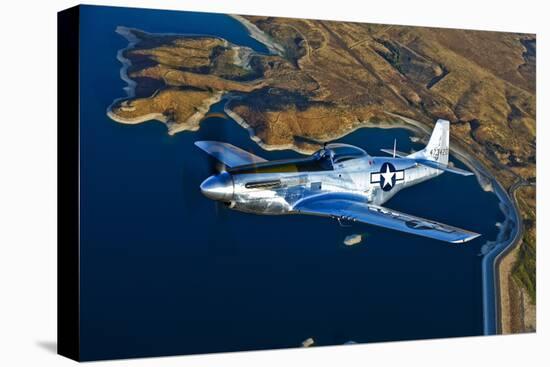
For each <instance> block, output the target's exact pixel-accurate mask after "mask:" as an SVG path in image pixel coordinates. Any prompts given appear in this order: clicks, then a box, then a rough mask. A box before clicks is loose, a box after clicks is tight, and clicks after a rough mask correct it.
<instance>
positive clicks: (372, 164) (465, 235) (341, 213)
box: [195, 119, 479, 243]
mask: <svg viewBox="0 0 550 367" xmlns="http://www.w3.org/2000/svg"><path fill="white" fill-rule="evenodd" d="M195 145H196V146H198V147H199V148H200V149H202V150H204V151H205V152H206V153H208V154H210V155H211V156H213V157H214V158H216V159H217V160H219V161H220V162H221V163H223V164H224V165H225V167H226V168H225V170H224V171H223V172H221V173H219V174H215V175H213V176H210V177H208V178H207V179H206V180H205V181H204V182H203V183H202V184H201V187H200V188H201V191H202V193H203V194H204V195H205V196H206V197H208V198H210V199H212V200H217V201H221V202H224V203H226V204H227V205H228V206H229V208H232V209H235V210H240V211H243V212H249V213H255V214H275V215H276V214H310V215H318V216H324V217H331V218H335V219H337V220H338V221H342V220H343V221H352V222H354V221H358V222H363V223H367V224H372V225H375V226H380V227H384V228H389V229H393V230H397V231H402V232H407V233H412V234H416V235H420V236H425V237H429V238H434V239H437V240H442V241H447V242H453V243H462V242H467V241H470V240H472V239H474V238H476V237H478V236H479V234H477V233H474V232H470V231H466V230H464V229H460V228H456V227H452V226H449V225H446V224H442V223H438V222H435V221H431V220H428V219H423V218H419V217H415V216H413V215H409V214H404V213H400V212H398V211H395V210H392V209H388V208H384V207H382V206H381V205H382V204H384V203H385V202H386V201H388V200H389V199H390V198H391V197H392V196H393V195H395V194H396V193H397V192H398V191H400V190H402V189H404V188H406V187H410V186H412V185H416V184H418V183H420V182H423V181H426V180H428V179H431V178H434V177H436V176H439V175H440V174H442V173H443V172H451V173H455V174H459V175H463V176H469V175H472V173H471V172H468V171H464V170H462V169H459V168H456V167H451V166H448V161H449V121H446V120H441V119H440V120H438V121H437V123H436V125H435V128H434V130H433V132H432V135H431V137H430V140H429V142H428V145H426V147H425V148H424V149H422V150H420V151H418V152H415V153H412V154H405V153H401V152H397V151H396V150H395V145H394V148H393V150H390V149H382V151H383V152H385V153H388V154H390V155H392V157H371V156H369V155H368V154H367V153H366V152H365V151H364V150H363V149H361V148H358V147H355V146H352V145H347V144H327V145H325V146H324V148H323V149H321V150H319V151H317V152H316V153H314V154H313V155H311V156H309V157H307V158H299V159H289V160H279V161H266V160H265V159H263V158H260V157H258V156H256V155H254V154H251V153H249V152H246V151H244V150H242V149H240V148H237V147H235V146H233V145H231V144H228V143H222V142H216V141H197V142H195Z"/></svg>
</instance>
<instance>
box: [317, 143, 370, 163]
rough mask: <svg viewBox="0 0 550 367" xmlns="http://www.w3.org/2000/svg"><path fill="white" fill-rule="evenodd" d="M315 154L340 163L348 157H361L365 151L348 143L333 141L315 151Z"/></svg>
mask: <svg viewBox="0 0 550 367" xmlns="http://www.w3.org/2000/svg"><path fill="white" fill-rule="evenodd" d="M315 155H317V156H319V157H320V158H325V159H327V158H330V161H331V162H332V163H333V164H336V163H342V162H345V161H348V160H350V159H355V158H361V157H365V156H367V152H365V151H364V150H363V149H361V148H358V147H356V146H353V145H349V144H341V143H333V144H328V145H327V146H325V147H324V148H323V149H321V150H319V151H317V152H316V153H315Z"/></svg>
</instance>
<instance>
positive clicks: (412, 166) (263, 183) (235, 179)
mask: <svg viewBox="0 0 550 367" xmlns="http://www.w3.org/2000/svg"><path fill="white" fill-rule="evenodd" d="M333 158H334V156H333V157H329V156H327V157H321V156H319V154H317V155H313V156H311V157H309V158H305V159H298V160H285V161H270V162H265V163H262V164H255V165H248V166H240V167H235V168H232V169H229V170H228V171H227V172H222V173H220V174H218V175H214V176H211V177H210V178H208V179H207V180H205V181H204V182H203V184H202V185H201V190H202V191H203V193H204V194H205V195H206V196H209V197H210V198H212V199H215V200H220V201H223V202H225V203H227V204H228V206H229V207H230V208H232V209H235V210H239V211H244V212H251V213H256V214H271V215H281V214H291V213H293V208H294V206H295V204H296V203H297V202H299V201H300V200H303V199H305V198H308V197H311V196H313V195H319V194H324V193H330V192H343V193H347V194H350V195H353V196H356V197H359V198H360V199H361V200H364V201H365V202H367V203H371V204H375V205H382V204H383V203H385V202H386V201H388V200H389V199H390V198H391V197H392V196H394V195H395V194H396V193H397V192H399V191H401V190H402V189H404V188H406V187H409V186H412V185H415V184H418V183H420V182H423V181H425V180H428V179H431V178H433V177H436V176H438V175H439V174H441V173H442V171H441V170H438V169H434V168H430V167H426V166H423V165H419V164H417V163H416V162H415V160H414V159H409V158H392V157H371V156H369V155H367V154H366V153H365V154H364V155H362V156H358V157H349V156H348V157H345V158H347V159H341V160H337V159H334V160H333ZM337 158H338V157H337Z"/></svg>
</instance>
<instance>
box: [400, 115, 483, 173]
mask: <svg viewBox="0 0 550 367" xmlns="http://www.w3.org/2000/svg"><path fill="white" fill-rule="evenodd" d="M449 125H450V124H449V121H447V120H442V119H439V120H437V122H436V123H435V127H434V130H433V131H432V136H430V141H429V142H428V145H426V147H425V148H424V149H422V150H420V151H418V152H416V153H413V154H410V155H408V156H407V158H412V159H415V160H416V162H417V163H419V164H421V165H423V166H427V167H431V168H435V169H438V170H441V171H445V172H451V173H456V174H458V175H462V176H471V175H473V173H471V172H468V171H465V170H463V169H460V168H457V167H452V166H448V163H449Z"/></svg>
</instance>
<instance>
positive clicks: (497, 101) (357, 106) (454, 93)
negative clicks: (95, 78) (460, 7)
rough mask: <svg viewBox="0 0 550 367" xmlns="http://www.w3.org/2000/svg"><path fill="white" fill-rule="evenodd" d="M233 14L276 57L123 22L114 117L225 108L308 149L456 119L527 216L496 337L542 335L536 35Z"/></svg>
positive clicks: (501, 259) (188, 119)
mask: <svg viewBox="0 0 550 367" xmlns="http://www.w3.org/2000/svg"><path fill="white" fill-rule="evenodd" d="M233 17H234V18H235V19H237V20H238V21H240V22H241V23H242V24H243V25H244V26H245V27H247V29H248V30H249V32H250V34H251V36H252V37H254V38H256V39H257V40H258V41H260V42H262V43H263V44H265V45H266V46H267V48H268V50H269V52H268V53H259V52H256V51H254V50H252V49H250V48H248V47H244V46H240V45H236V44H233V43H231V42H229V41H227V40H225V39H222V38H218V37H213V36H198V35H174V34H150V33H146V32H143V31H140V30H138V29H130V28H125V27H118V29H117V32H118V33H119V34H121V35H122V36H124V37H125V38H126V39H127V40H128V42H129V45H128V47H127V48H125V49H123V50H121V51H120V52H119V55H118V58H119V60H120V61H121V62H122V64H123V68H122V71H121V76H122V78H123V79H124V80H125V81H126V82H127V83H128V88H127V91H128V96H127V97H125V98H122V99H119V100H116V101H114V102H113V104H112V105H111V106H110V107H109V108H108V111H107V113H108V115H109V116H110V117H111V118H112V119H113V120H115V121H117V122H120V123H124V124H137V123H142V122H146V121H150V120H158V121H161V122H163V123H165V124H166V126H167V128H168V133H169V134H175V133H178V132H180V131H185V130H192V131H194V130H197V129H199V128H200V124H201V121H202V120H203V119H204V117H205V116H206V115H207V113H208V111H209V109H210V107H211V106H212V105H214V104H215V103H218V102H220V101H221V100H222V99H223V100H225V101H226V102H225V113H226V114H227V115H229V116H230V117H231V118H233V119H234V120H235V121H237V122H238V123H239V124H241V125H242V126H243V127H245V128H247V129H249V131H250V133H251V135H252V137H253V138H254V139H255V140H256V141H257V142H258V143H259V144H260V145H262V147H264V148H265V149H280V148H292V149H295V150H297V151H301V152H311V151H313V150H315V149H317V146H316V145H315V144H312V143H311V141H312V140H323V141H327V140H331V139H334V138H336V137H339V136H342V135H345V134H347V133H349V132H351V131H353V130H355V129H357V128H359V127H363V126H373V127H392V126H395V127H403V126H404V127H409V128H414V129H415V130H416V131H417V132H418V130H420V132H422V131H424V132H425V133H424V135H427V134H426V132H429V131H430V130H431V128H432V126H433V123H434V122H435V121H436V120H437V119H438V118H445V119H448V120H450V121H451V123H452V125H453V126H452V128H451V133H452V139H453V146H454V147H455V149H456V151H459V152H460V153H461V155H462V156H468V157H473V159H475V162H476V167H477V168H478V169H477V170H476V172H477V171H479V172H481V171H483V172H487V173H488V175H490V176H491V177H494V178H495V179H496V182H497V183H498V185H500V186H501V187H502V188H503V192H504V195H507V196H509V199H510V202H513V206H514V208H513V210H514V211H515V212H517V213H519V217H520V218H519V221H518V223H515V224H516V226H517V227H518V229H517V231H516V236H515V237H514V238H513V240H511V241H510V244H509V246H507V248H506V250H505V251H503V252H502V253H500V254H499V255H498V256H497V257H496V258H495V262H496V265H497V267H496V269H497V271H496V274H495V279H496V287H497V288H498V289H497V290H498V292H497V294H498V299H497V300H496V303H497V307H498V309H499V311H500V315H499V320H500V325H499V332H502V333H515V332H525V331H534V330H535V324H536V323H535V302H536V295H535V289H536V279H535V274H536V269H535V256H536V247H535V224H536V219H535V201H536V189H535V182H536V168H535V165H536V134H535V130H536V123H535V116H536V104H535V101H536V99H535V92H536V88H535V65H536V37H535V35H532V34H518V33H502V32H487V31H472V30H457V29H441V28H423V27H407V26H397V25H380V24H364V23H349V22H331V21H322V20H307V19H289V18H273V17H258V16H233ZM303 137H307V138H311V140H308V139H303ZM421 138H425V136H421ZM478 178H479V177H478ZM484 187H485V188H486V189H487V190H494V187H492V185H491V184H490V183H489V184H487V185H485V186H484ZM472 210H475V208H472Z"/></svg>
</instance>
